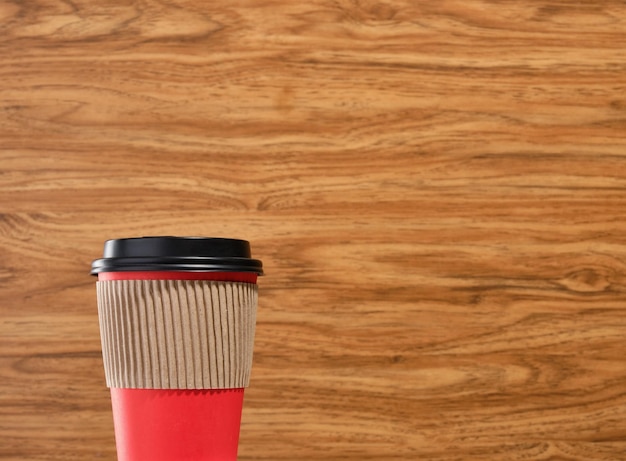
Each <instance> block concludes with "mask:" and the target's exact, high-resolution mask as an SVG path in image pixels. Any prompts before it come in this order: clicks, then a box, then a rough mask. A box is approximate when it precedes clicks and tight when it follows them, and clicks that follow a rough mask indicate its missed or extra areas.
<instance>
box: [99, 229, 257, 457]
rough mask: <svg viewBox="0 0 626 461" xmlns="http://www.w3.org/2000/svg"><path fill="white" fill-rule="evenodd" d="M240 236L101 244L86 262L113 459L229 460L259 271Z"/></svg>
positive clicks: (249, 349) (246, 366)
mask: <svg viewBox="0 0 626 461" xmlns="http://www.w3.org/2000/svg"><path fill="white" fill-rule="evenodd" d="M262 273H263V269H262V263H261V261H259V260H255V259H252V258H251V254H250V245H249V243H248V242H247V241H245V240H237V239H224V238H206V237H139V238H123V239H115V240H108V241H106V242H105V244H104V255H103V257H102V258H101V259H97V260H95V261H94V262H93V264H92V268H91V274H93V275H97V276H98V282H97V284H96V285H97V298H98V316H99V321H100V334H101V341H102V356H103V361H104V369H105V376H106V382H107V386H108V387H110V390H111V402H112V407H113V422H114V428H115V440H116V447H117V456H118V460H119V461H234V460H236V459H237V448H238V443H239V429H240V422H241V411H242V405H243V395H244V388H245V387H247V386H248V384H249V381H250V368H251V365H252V349H253V343H254V330H255V323H256V304H257V285H256V280H257V276H258V275H262Z"/></svg>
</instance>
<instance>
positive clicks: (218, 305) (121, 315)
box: [97, 280, 257, 389]
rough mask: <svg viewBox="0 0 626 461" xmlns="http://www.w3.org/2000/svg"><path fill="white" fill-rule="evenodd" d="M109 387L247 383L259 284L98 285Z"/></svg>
mask: <svg viewBox="0 0 626 461" xmlns="http://www.w3.org/2000/svg"><path fill="white" fill-rule="evenodd" d="M97 291H98V314H99V316H100V333H101V339H102V356H103V359H104V368H105V373H106V381H107V385H108V386H109V387H122V388H144V389H228V388H240V387H247V386H248V384H249V382H250V368H251V367H252V348H253V344H254V329H255V324H256V305H257V286H256V285H255V284H251V283H239V282H216V281H208V280H111V281H102V282H98V283H97Z"/></svg>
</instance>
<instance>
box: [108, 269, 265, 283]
mask: <svg viewBox="0 0 626 461" xmlns="http://www.w3.org/2000/svg"><path fill="white" fill-rule="evenodd" d="M257 277H258V275H257V274H256V273H255V272H184V271H132V272H131V271H128V272H100V273H99V274H98V280H99V281H105V280H215V281H220V282H244V283H256V281H257Z"/></svg>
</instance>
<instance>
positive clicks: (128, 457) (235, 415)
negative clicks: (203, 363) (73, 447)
mask: <svg viewBox="0 0 626 461" xmlns="http://www.w3.org/2000/svg"><path fill="white" fill-rule="evenodd" d="M243 395H244V389H243V388H238V389H198V390H178V389H124V388H111V403H112V405H113V422H114V426H115V442H116V445H117V458H118V461H236V459H237V447H238V444H239V428H240V424H241V410H242V407H243Z"/></svg>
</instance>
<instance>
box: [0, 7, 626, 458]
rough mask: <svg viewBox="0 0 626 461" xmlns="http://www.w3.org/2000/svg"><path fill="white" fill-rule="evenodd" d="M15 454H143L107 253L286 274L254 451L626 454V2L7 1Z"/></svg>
mask: <svg viewBox="0 0 626 461" xmlns="http://www.w3.org/2000/svg"><path fill="white" fill-rule="evenodd" d="M0 23H1V24H2V26H0V27H1V28H2V34H0V55H1V56H2V58H1V61H2V66H0V459H2V460H3V461H4V460H6V461H13V460H25V459H27V460H36V461H43V460H50V461H56V460H70V461H72V460H84V459H103V460H105V459H106V460H113V459H115V444H114V439H113V427H112V418H111V410H110V401H109V394H108V390H107V389H106V387H105V384H104V371H103V367H102V357H101V349H100V347H101V345H100V338H99V330H98V323H97V322H98V317H97V312H96V302H95V286H94V279H93V278H91V277H90V276H89V275H88V271H89V264H90V262H91V260H93V259H95V258H96V257H98V256H99V255H100V253H101V250H102V242H103V241H104V240H105V239H108V238H118V237H126V236H141V235H215V236H226V237H239V238H245V239H248V240H250V241H251V242H252V247H253V252H254V255H255V256H256V257H258V258H260V259H262V260H263V262H264V266H265V269H266V273H267V275H266V276H265V277H263V278H262V279H261V280H260V282H259V288H260V290H259V313H258V324H257V334H256V342H255V356H254V366H253V370H252V380H251V386H250V388H249V389H248V390H247V391H246V400H245V408H244V415H243V421H242V432H241V443H240V457H239V459H241V460H272V461H280V460H292V459H294V458H296V457H297V458H298V459H301V460H303V461H317V460H322V459H323V460H325V461H335V460H336V461H339V460H341V461H347V460H355V461H356V460H380V459H384V460H398V461H399V460H413V459H421V460H434V461H453V460H485V461H487V460H489V461H499V460H502V461H504V460H506V461H511V460H526V459H537V460H568V461H583V460H584V461H613V460H620V461H622V460H623V459H624V457H625V456H624V453H626V442H625V440H626V422H625V421H626V397H625V395H626V388H625V384H624V383H625V382H626V366H625V362H624V358H623V355H624V354H623V342H624V341H623V338H624V336H625V335H626V263H625V261H626V218H624V209H626V137H625V136H624V133H626V122H625V120H626V117H625V113H626V112H625V110H626V98H625V97H624V94H626V54H625V52H624V50H625V49H626V33H625V32H624V31H625V30H626V7H625V5H624V2H623V1H619V0H604V1H601V2H587V3H580V2H575V1H572V0H558V1H546V0H540V1H536V2H514V1H509V0H505V1H495V0H470V1H463V2H461V1H457V0H446V1H442V2H412V1H408V0H386V1H369V0H363V1H352V0H337V1H334V2H325V1H318V0H313V1H311V2H305V3H301V2H286V1H280V0H272V1H264V2H261V1H258V0H236V1H232V2H221V3H211V2H191V1H189V0H164V1H154V0H149V1H146V2H126V3H122V2H116V1H112V0H111V1H106V2H99V3H98V4H95V3H94V2H87V1H85V0H74V1H72V2H62V1H57V0H35V1H33V2H28V3H24V2H5V3H4V4H2V5H0Z"/></svg>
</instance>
